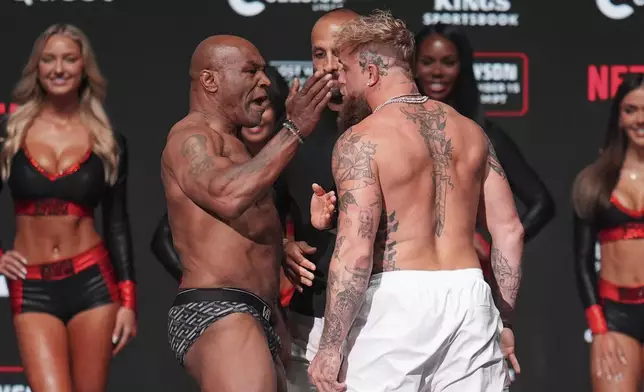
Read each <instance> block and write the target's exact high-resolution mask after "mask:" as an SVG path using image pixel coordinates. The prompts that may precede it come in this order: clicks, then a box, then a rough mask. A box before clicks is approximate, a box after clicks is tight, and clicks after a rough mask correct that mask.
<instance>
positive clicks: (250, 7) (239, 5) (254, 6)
mask: <svg viewBox="0 0 644 392" xmlns="http://www.w3.org/2000/svg"><path fill="white" fill-rule="evenodd" d="M265 3H266V4H265ZM228 4H229V5H230V8H232V9H233V11H235V12H236V13H238V14H239V15H241V16H246V17H251V16H257V15H259V14H261V13H262V12H264V10H265V9H266V5H267V4H268V5H270V6H272V5H274V4H311V9H312V10H313V11H322V12H327V11H331V10H334V9H336V8H342V6H344V0H263V1H260V0H228Z"/></svg>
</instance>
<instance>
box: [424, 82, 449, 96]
mask: <svg viewBox="0 0 644 392" xmlns="http://www.w3.org/2000/svg"><path fill="white" fill-rule="evenodd" d="M428 86H429V91H431V92H432V93H442V92H444V91H445V90H446V89H447V83H444V82H430V83H429V85H428Z"/></svg>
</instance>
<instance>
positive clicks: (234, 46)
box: [161, 36, 332, 391]
mask: <svg viewBox="0 0 644 392" xmlns="http://www.w3.org/2000/svg"><path fill="white" fill-rule="evenodd" d="M264 67H265V61H264V59H263V58H262V56H261V55H260V53H259V51H258V50H257V48H255V47H254V46H253V45H252V44H251V43H250V42H248V41H246V40H244V39H242V38H239V37H234V36H214V37H210V38H208V39H206V40H204V41H203V42H202V43H201V44H200V45H199V46H198V47H197V49H196V50H195V53H194V54H193V58H192V62H191V70H190V74H191V77H192V85H191V102H190V113H189V114H188V115H187V116H186V117H185V118H184V119H182V120H180V121H179V122H178V123H177V124H176V125H175V126H174V127H173V128H172V129H171V131H170V133H169V135H168V139H167V142H166V146H165V149H164V151H163V155H162V165H161V166H162V170H161V177H162V181H163V184H164V187H165V194H166V199H167V204H168V218H169V222H170V226H171V229H172V235H173V240H174V245H175V248H176V250H177V252H178V254H179V257H180V259H181V264H182V266H183V279H182V282H181V287H182V288H216V287H230V288H237V289H243V290H247V291H249V292H251V293H254V294H255V295H257V296H259V297H261V298H262V299H263V300H264V301H266V302H267V303H268V304H272V305H277V299H278V296H279V266H280V261H281V258H282V243H281V239H282V230H281V223H280V219H279V216H278V214H277V211H276V209H275V206H274V204H273V200H272V197H271V193H270V190H271V186H272V184H273V182H275V180H276V179H277V177H278V175H279V173H280V172H281V171H282V169H283V168H284V167H285V166H286V164H287V163H288V161H289V160H290V159H291V157H292V156H293V155H294V153H295V151H296V149H297V147H298V146H299V144H300V142H299V139H298V137H297V136H296V135H295V133H294V132H292V131H290V130H289V129H287V128H282V130H281V131H279V132H278V133H277V134H276V135H275V136H274V137H273V139H272V140H271V141H270V142H268V143H267V144H266V146H265V147H264V148H263V149H262V150H261V151H260V152H259V153H258V154H257V155H256V156H255V157H253V158H251V156H250V154H249V153H248V150H247V149H246V147H245V146H244V144H243V143H242V141H241V140H240V139H239V138H238V137H237V136H236V135H238V132H239V130H240V129H241V128H242V127H254V126H257V125H258V124H259V123H260V121H261V117H262V114H263V111H264V110H265V109H266V106H267V104H268V101H267V92H266V88H267V87H268V86H269V84H270V81H269V79H268V77H267V76H266V74H265V73H264V71H263V69H264ZM329 80H330V77H328V76H326V77H323V75H320V74H316V75H314V76H313V77H312V78H311V79H309V81H308V82H307V83H306V84H305V85H304V87H303V88H302V89H301V91H300V92H299V93H296V92H295V91H296V89H297V88H298V86H297V84H295V85H294V86H293V88H292V89H291V94H290V95H289V100H287V113H289V115H290V116H291V117H290V118H292V120H293V122H294V123H295V124H296V125H297V126H298V127H300V131H301V133H302V134H303V136H306V135H308V134H309V133H310V132H311V130H312V129H313V127H314V125H315V123H316V122H317V120H318V119H319V115H320V112H321V111H322V108H323V107H324V106H325V105H326V104H327V102H328V98H329V97H330V94H329V89H330V88H331V87H332V83H330V82H329ZM289 102H290V104H289ZM289 107H290V109H289ZM289 110H290V111H289ZM276 310H277V309H275V311H276ZM275 313H278V312H277V311H276V312H275ZM278 323H279V321H278ZM249 328H250V329H249ZM276 328H277V329H279V328H280V326H279V325H278V326H277V327H276ZM259 332H260V327H259V324H258V323H257V320H254V319H252V318H251V317H250V316H247V315H241V314H233V315H231V316H227V317H225V318H223V319H221V320H219V321H217V322H215V323H214V324H213V325H212V326H210V327H209V328H208V329H207V330H206V332H205V333H204V334H203V335H202V336H201V337H200V338H199V339H198V340H197V341H196V342H195V343H194V344H193V346H192V348H191V349H190V351H189V352H188V353H187V355H186V368H187V370H188V371H189V373H190V374H191V375H192V376H193V377H195V379H197V380H198V381H199V383H200V386H201V387H202V389H203V390H239V388H240V387H241V385H240V383H245V384H244V389H245V390H248V391H255V390H257V391H260V390H261V391H264V390H268V388H271V385H275V388H278V389H279V390H281V388H283V386H280V384H281V383H282V382H283V375H281V374H280V373H281V372H283V368H282V366H281V364H279V363H277V362H279V360H276V363H275V368H274V370H273V369H272V363H271V364H269V363H268V361H267V360H268V359H269V358H266V357H267V355H264V354H262V353H263V352H266V351H267V350H266V349H267V347H262V346H261V343H257V342H258V341H253V340H249V338H250V337H251V335H250V334H252V337H256V338H257V337H259V336H260V333H259ZM244 336H245V337H246V338H245V339H244ZM261 336H262V339H265V337H263V332H261ZM233 341H245V342H252V344H250V343H248V344H245V345H241V346H240V345H238V344H236V343H235V344H234V346H235V347H236V348H235V350H237V354H236V359H231V360H230V361H228V362H225V363H224V362H222V363H220V364H218V365H217V366H214V367H213V366H212V361H214V360H215V359H214V358H215V356H217V358H219V357H221V356H222V355H226V354H227V353H229V352H230V351H231V350H233V348H232V347H228V346H226V344H227V343H226V342H228V343H230V342H233ZM218 342H219V343H218ZM264 342H265V340H264ZM266 354H268V353H266ZM240 361H242V362H243V361H246V362H248V361H260V363H258V364H253V365H252V366H251V367H252V369H253V370H252V371H248V369H243V366H242V365H241V362H240ZM206 369H208V372H209V373H208V374H206V373H205V372H206ZM243 372H246V373H245V374H242V373H243ZM275 373H277V381H275V380H276V377H275ZM242 376H244V377H242ZM275 382H277V384H275Z"/></svg>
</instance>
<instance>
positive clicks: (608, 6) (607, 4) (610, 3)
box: [595, 0, 644, 20]
mask: <svg viewBox="0 0 644 392" xmlns="http://www.w3.org/2000/svg"><path fill="white" fill-rule="evenodd" d="M617 2H618V3H619V2H620V1H617ZM595 3H597V8H599V11H600V12H601V13H602V14H604V15H605V16H607V17H609V18H611V19H615V20H620V19H626V18H628V17H629V16H631V15H633V13H634V12H635V8H633V6H632V5H630V4H628V3H632V4H633V5H634V6H636V7H641V6H644V0H630V1H628V2H627V3H624V2H622V4H615V0H595Z"/></svg>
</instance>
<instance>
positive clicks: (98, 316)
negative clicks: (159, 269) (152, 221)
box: [0, 25, 136, 392]
mask: <svg viewBox="0 0 644 392" xmlns="http://www.w3.org/2000/svg"><path fill="white" fill-rule="evenodd" d="M104 96H105V80H104V79H103V77H102V76H101V73H100V71H99V69H98V66H97V64H96V60H95V58H94V54H93V52H92V49H91V47H90V44H89V41H88V40H87V38H86V36H85V35H84V34H83V32H82V31H80V30H79V29H78V28H76V27H74V26H70V25H54V26H51V27H50V28H48V29H47V30H46V31H45V32H44V33H42V34H41V35H40V37H38V39H37V40H36V43H35V44H34V47H33V51H32V54H31V57H30V58H29V61H28V63H27V65H26V67H25V68H24V70H23V75H22V79H21V80H20V82H19V83H18V85H17V87H16V89H15V91H14V99H15V100H16V102H17V103H18V104H19V107H18V109H17V110H16V111H15V112H14V113H13V114H12V115H11V116H10V117H9V120H8V122H7V124H6V133H5V134H3V135H2V143H1V145H0V172H1V175H2V180H3V182H7V183H8V185H9V187H10V189H11V195H12V198H13V201H14V205H15V213H16V236H15V239H14V247H13V249H11V250H7V249H4V250H2V251H0V252H1V253H0V254H1V256H0V273H2V274H4V275H5V276H6V277H7V278H9V280H10V283H9V289H10V296H11V304H12V310H13V314H14V318H13V320H14V326H15V329H16V335H17V340H18V346H19V348H20V355H21V358H22V362H23V365H24V368H25V373H26V376H27V380H28V382H29V385H30V386H31V389H32V390H33V391H34V392H40V391H72V390H73V391H77V392H83V391H102V390H104V389H105V384H106V380H107V371H108V367H109V362H110V358H111V357H112V356H113V355H114V354H116V353H117V352H118V351H119V350H121V349H122V348H123V347H124V345H125V344H126V343H127V342H128V341H129V340H130V339H131V338H132V337H133V336H134V335H135V334H136V316H135V287H134V271H133V266H132V243H131V236H130V227H129V223H128V212H127V202H126V179H127V149H126V144H125V139H124V137H123V136H122V135H119V134H116V133H114V132H113V131H112V129H111V126H110V123H109V120H108V119H107V116H106V114H105V111H104V109H103V106H102V100H103V98H104ZM0 184H1V183H0ZM99 204H101V206H102V212H103V219H102V220H103V233H104V238H105V242H103V240H102V239H101V237H100V236H99V234H98V233H97V232H96V230H95V227H94V219H93V215H94V209H95V208H96V207H97V206H98V205H99Z"/></svg>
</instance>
